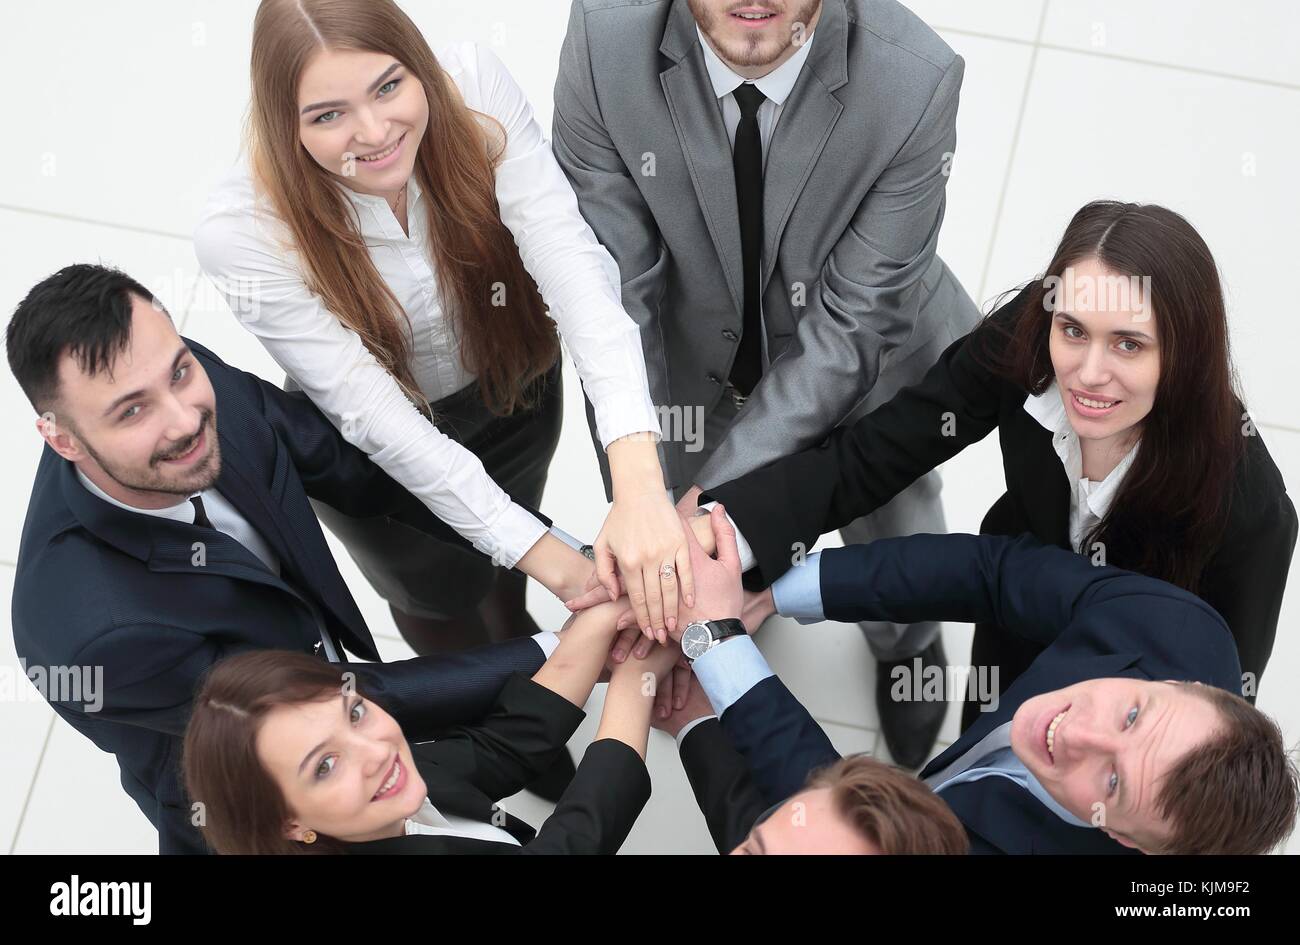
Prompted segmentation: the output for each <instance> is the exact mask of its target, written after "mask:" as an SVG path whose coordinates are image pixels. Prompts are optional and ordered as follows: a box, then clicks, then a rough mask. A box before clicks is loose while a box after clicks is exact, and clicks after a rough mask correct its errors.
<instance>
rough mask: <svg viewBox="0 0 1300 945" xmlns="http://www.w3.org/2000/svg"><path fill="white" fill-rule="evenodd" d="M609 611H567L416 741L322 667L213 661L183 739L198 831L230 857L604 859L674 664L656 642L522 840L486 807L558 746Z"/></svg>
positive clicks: (613, 608) (272, 655) (619, 685)
mask: <svg viewBox="0 0 1300 945" xmlns="http://www.w3.org/2000/svg"><path fill="white" fill-rule="evenodd" d="M622 609H623V603H619V604H613V603H606V604H604V605H601V606H600V607H597V608H593V609H592V610H590V611H587V612H586V613H583V614H581V615H579V616H577V617H575V618H573V619H572V620H571V621H570V623H569V625H568V626H567V627H566V629H565V630H564V631H563V632H562V633H561V634H560V639H559V643H558V644H557V645H556V647H555V649H554V650H553V652H551V654H550V656H549V657H548V659H547V661H546V663H545V664H543V665H542V668H541V669H539V670H538V671H537V672H536V673H535V674H534V675H533V676H532V678H531V679H530V678H528V677H526V676H524V675H523V674H520V673H516V674H515V675H513V676H512V677H510V678H509V680H508V681H507V682H506V684H505V686H504V687H503V688H502V690H501V692H500V694H499V695H498V696H497V699H496V702H495V704H494V705H493V707H492V709H491V711H490V712H488V714H487V715H485V716H484V717H483V718H482V719H479V720H477V721H475V722H473V723H470V724H467V725H462V726H458V727H455V728H452V729H450V730H448V731H446V732H444V733H442V734H441V735H440V736H439V737H438V738H437V739H436V740H434V741H430V742H423V743H412V742H409V741H407V739H406V737H405V735H404V734H403V731H402V726H401V725H399V724H398V722H397V720H396V719H394V718H393V716H392V715H390V714H389V713H388V712H386V711H385V710H384V708H383V707H382V706H381V705H380V704H379V702H377V701H374V700H372V699H371V698H369V697H368V694H367V693H366V692H365V691H364V689H363V688H361V687H358V685H357V681H356V679H355V677H354V675H353V674H352V673H347V672H344V671H343V670H342V668H340V667H339V666H336V665H334V664H331V663H326V662H324V661H322V660H319V659H316V658H315V657H313V656H310V655H307V654H304V653H293V652H287V651H282V650H259V651H254V652H249V653H241V654H238V655H236V656H232V657H230V658H228V659H226V660H224V661H222V662H220V663H218V664H217V665H216V666H214V667H213V668H212V670H211V671H210V672H209V674H208V675H207V677H206V678H205V680H204V681H203V683H202V685H201V686H200V688H199V692H198V695H197V696H196V697H195V700H194V710H193V713H192V714H191V716H190V721H189V725H188V727H187V729H186V733H185V749H184V759H183V767H184V772H185V782H186V788H187V791H188V793H189V795H190V797H191V798H192V799H193V800H194V802H195V803H196V805H201V807H198V808H197V809H200V810H201V811H202V814H203V818H202V823H201V825H200V826H201V827H202V830H203V834H204V838H205V839H206V840H207V842H208V844H209V845H210V846H211V847H212V848H213V850H215V851H216V852H217V853H235V854H267V853H272V854H273V853H379V854H393V853H410V854H467V853H614V852H616V851H617V850H618V848H619V846H620V845H621V844H622V842H623V840H624V839H625V838H626V837H627V834H628V831H629V830H630V829H631V828H632V825H633V823H634V822H635V821H636V818H637V816H638V814H640V812H641V809H642V807H644V805H645V803H646V800H647V799H648V798H649V796H650V777H649V775H648V774H647V772H646V767H645V755H646V744H647V739H648V734H649V729H650V714H651V709H652V707H653V703H654V691H655V685H654V682H655V681H656V680H657V681H662V680H663V678H664V677H665V676H666V675H667V674H668V673H669V672H671V671H672V668H673V666H674V665H675V664H676V662H677V654H676V652H675V651H673V650H672V649H670V648H665V647H656V648H655V652H654V653H652V654H651V655H650V656H649V658H648V659H646V660H644V661H640V660H628V661H627V662H625V663H622V664H620V665H618V666H617V667H615V668H614V670H613V671H612V673H611V676H610V682H609V687H608V691H607V693H606V695H605V704H604V708H603V711H602V714H601V720H600V726H599V728H598V729H597V731H596V737H595V739H594V740H593V741H592V743H591V745H590V746H589V747H588V749H587V752H586V755H585V756H584V758H583V760H582V763H581V764H580V765H579V766H578V772H577V774H576V775H575V777H574V779H573V782H572V783H571V784H570V785H569V786H568V788H567V790H566V791H565V792H564V794H563V795H562V796H561V797H560V799H559V803H558V804H557V806H556V809H555V812H554V813H553V814H552V815H551V816H550V817H549V818H547V820H546V822H545V823H544V824H543V825H542V827H541V828H540V829H539V830H538V831H536V833H534V831H533V829H532V828H531V827H530V826H529V825H528V824H525V823H524V822H523V821H521V820H519V819H518V818H515V817H513V816H511V815H510V814H508V813H507V812H506V811H504V810H502V809H501V808H500V807H498V806H497V801H499V800H500V799H501V798H504V797H509V796H510V795H512V794H514V793H516V792H517V791H519V790H520V789H521V788H523V787H524V786H525V785H526V784H528V783H530V782H531V781H532V780H533V779H535V778H536V777H537V775H538V774H539V773H540V772H542V771H543V770H545V769H546V768H547V766H548V765H550V764H551V763H552V761H553V760H554V758H555V757H556V756H557V755H558V754H559V753H560V752H562V751H563V750H564V746H565V743H566V742H567V741H568V740H569V738H570V737H571V736H572V735H573V733H574V731H575V730H576V729H577V727H578V725H579V723H581V722H582V719H583V717H584V714H583V711H582V708H581V707H582V705H583V704H584V703H585V702H586V701H587V699H588V697H589V696H590V695H591V690H592V687H593V686H594V685H595V683H596V679H597V677H598V676H599V675H600V673H601V670H602V669H603V667H604V666H605V663H606V658H607V655H608V653H609V648H610V644H611V643H612V642H613V639H614V636H615V630H614V626H615V622H616V620H617V617H618V615H619V613H620V612H621V611H622ZM408 721H410V720H409V719H408Z"/></svg>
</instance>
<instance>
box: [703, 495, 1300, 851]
mask: <svg viewBox="0 0 1300 945" xmlns="http://www.w3.org/2000/svg"><path fill="white" fill-rule="evenodd" d="M711 515H712V525H713V530H714V532H715V535H716V538H717V543H718V548H719V551H718V560H717V561H710V560H709V559H708V558H707V557H706V556H705V554H704V552H703V550H702V549H701V548H700V546H699V544H698V542H694V541H692V553H693V555H694V556H695V557H696V558H697V559H698V560H697V561H696V562H693V567H694V573H695V588H696V605H697V606H696V607H695V608H694V609H693V610H692V611H691V612H689V613H688V614H687V615H686V618H685V619H684V620H683V622H682V624H681V627H682V630H681V631H680V632H679V633H678V637H679V639H680V640H681V641H682V649H683V651H684V652H685V653H686V654H687V656H688V657H692V658H693V660H694V662H693V669H694V672H695V675H696V678H697V679H698V680H699V682H700V684H701V686H702V688H703V690H704V691H705V692H706V693H707V694H708V696H709V699H710V701H711V702H712V704H713V707H714V709H715V711H716V712H717V714H718V715H719V716H720V720H721V729H722V731H723V732H725V734H726V735H727V738H728V740H729V741H730V742H731V744H732V745H733V746H734V748H735V749H736V750H737V751H739V752H740V754H741V755H742V756H744V758H745V760H746V762H747V764H748V767H749V771H750V774H751V776H752V777H753V780H754V785H755V786H756V787H757V788H758V790H759V791H760V792H761V794H762V795H763V798H764V800H765V801H766V802H767V803H768V804H775V803H778V802H780V801H782V800H783V799H785V798H787V797H789V796H790V795H791V794H793V793H795V792H796V791H799V790H800V789H801V788H803V786H804V783H805V780H806V778H807V775H808V772H809V771H814V770H816V769H818V768H819V767H821V766H823V765H827V764H830V763H833V762H834V761H835V760H836V759H838V757H839V755H838V753H837V752H836V751H835V749H834V748H833V747H832V746H831V743H830V740H829V739H828V738H827V737H826V734H825V733H824V732H823V731H822V730H821V728H820V726H818V725H817V723H816V721H814V719H813V718H812V716H811V715H810V714H809V713H808V711H807V710H806V709H805V708H804V707H803V706H802V705H800V703H799V702H798V700H797V699H795V697H794V696H793V695H792V694H791V693H790V691H789V690H788V689H786V688H785V686H784V685H782V683H781V681H780V680H779V679H778V678H777V677H776V676H775V675H774V674H773V673H772V671H771V669H769V668H768V666H767V664H766V662H765V661H764V660H763V657H762V654H760V653H759V652H758V649H757V647H755V646H754V644H753V642H752V640H751V638H750V637H749V636H748V635H747V634H746V633H744V632H743V630H742V632H740V633H739V634H733V633H732V632H731V630H732V629H733V628H734V625H732V624H730V623H729V621H730V620H731V619H734V618H737V617H738V616H739V615H740V614H741V612H742V592H741V585H740V558H739V554H738V552H737V550H736V540H735V532H734V530H733V529H732V528H731V526H730V525H729V523H728V520H727V518H726V515H725V513H724V512H723V510H722V507H721V506H715V507H714V509H713V511H712V513H711ZM765 594H767V595H770V600H769V601H767V602H766V603H760V604H757V605H751V609H750V610H751V613H756V614H761V613H762V611H763V610H765V609H766V608H767V607H770V606H775V608H776V611H777V612H779V613H782V614H784V615H786V616H790V617H795V618H799V619H804V620H824V619H831V620H838V621H857V620H862V619H864V618H868V619H882V620H897V621H902V622H909V621H913V620H953V621H960V622H966V623H970V622H974V621H976V620H989V621H993V622H995V623H996V624H997V625H998V626H1000V627H1003V628H1005V629H1006V631H1007V632H1010V633H1015V634H1018V635H1020V636H1023V637H1025V638H1026V639H1029V640H1033V641H1035V642H1037V643H1039V644H1040V645H1042V646H1043V647H1045V649H1044V650H1043V652H1042V653H1041V654H1040V655H1039V656H1038V658H1037V659H1035V660H1034V662H1033V664H1032V665H1031V666H1030V668H1029V669H1028V670H1027V671H1026V672H1025V673H1024V674H1023V675H1022V676H1021V677H1020V678H1019V679H1017V680H1016V682H1015V683H1014V684H1013V685H1012V686H1011V687H1010V688H1008V689H1007V691H1006V692H1005V693H1004V694H1003V695H1002V697H1001V699H1000V701H999V702H998V703H997V704H996V705H995V706H993V707H992V710H991V711H987V712H984V713H982V714H981V718H980V719H979V720H978V721H977V722H976V723H975V724H974V725H973V726H971V727H970V728H969V729H968V730H967V731H966V732H965V733H964V734H963V735H962V737H961V738H960V739H958V740H957V741H956V742H955V743H954V744H953V745H951V746H950V747H949V748H948V749H947V750H946V751H944V752H943V753H941V754H940V755H939V756H938V757H937V758H935V759H933V760H932V761H931V762H930V763H929V764H927V765H926V766H925V768H924V769H923V770H922V771H921V778H922V779H923V780H924V781H925V782H926V783H927V784H929V785H930V787H932V788H933V789H934V790H935V792H936V793H937V794H938V795H939V797H940V798H942V799H943V800H944V801H945V802H947V804H948V805H949V806H950V807H951V808H952V810H953V811H954V812H955V813H956V814H957V816H958V818H959V819H960V820H961V822H962V823H963V824H964V825H965V827H966V832H967V835H968V837H969V839H970V845H971V851H972V852H975V853H1126V852H1134V851H1142V852H1147V853H1156V852H1161V853H1163V852H1172V853H1219V854H1224V853H1264V852H1267V851H1268V850H1270V849H1271V848H1273V847H1274V846H1276V845H1277V844H1278V843H1280V842H1282V841H1283V840H1285V839H1286V837H1287V836H1288V835H1289V834H1290V832H1291V829H1292V827H1293V826H1294V823H1295V817H1296V798H1297V787H1296V779H1297V778H1296V770H1295V766H1294V764H1293V763H1292V762H1291V761H1290V760H1289V758H1288V757H1287V752H1286V748H1285V745H1284V744H1283V742H1282V735H1281V732H1280V731H1279V730H1278V727H1277V725H1276V723H1274V722H1273V721H1272V720H1271V719H1269V718H1268V717H1267V716H1265V715H1264V714H1263V713H1261V712H1260V711H1259V710H1257V709H1255V708H1254V707H1253V706H1251V705H1250V704H1249V703H1248V702H1246V700H1244V699H1242V698H1241V697H1240V696H1238V695H1236V689H1237V688H1238V686H1239V685H1240V679H1241V669H1240V665H1239V664H1238V662H1237V652H1236V649H1235V647H1234V646H1233V641H1232V636H1231V635H1230V634H1229V632H1228V628H1227V626H1226V624H1225V623H1224V622H1223V619H1222V618H1221V617H1220V616H1219V615H1218V614H1217V613H1215V612H1214V611H1213V610H1212V609H1211V608H1210V607H1209V606H1208V605H1207V604H1205V602H1204V601H1202V600H1200V598H1197V597H1195V596H1193V595H1192V594H1189V593H1187V592H1186V591H1183V590H1181V589H1179V588H1176V587H1174V586H1173V585H1171V584H1167V583H1165V582H1163V581H1158V580H1156V579H1154V578H1148V577H1144V576H1142V575H1138V574H1133V573H1131V572H1128V571H1122V570H1120V569H1118V568H1113V567H1094V566H1092V565H1091V564H1090V563H1089V562H1088V560H1087V559H1085V558H1083V557H1081V556H1079V555H1076V554H1072V553H1071V552H1068V551H1065V550H1063V549H1060V548H1053V547H1046V546H1043V545H1040V544H1039V543H1038V542H1036V541H1035V540H1034V539H1032V538H1030V537H1028V536H1025V537H1022V538H1018V539H1013V538H1007V537H1002V536H992V535H981V536H974V535H913V536H910V537H906V538H892V539H887V540H880V541H875V542H872V543H871V544H869V545H857V546H849V547H845V548H836V549H830V550H827V551H824V552H821V553H819V554H814V555H811V556H810V557H809V558H808V560H807V562H806V563H805V564H804V565H803V566H801V567H797V568H794V569H792V570H790V571H789V572H787V573H786V575H785V576H783V577H782V578H781V579H780V580H778V581H777V582H776V583H775V584H774V585H773V586H772V588H771V589H770V590H769V591H767V592H765ZM696 621H708V623H697V622H696ZM969 669H971V670H972V671H974V672H978V671H979V670H980V667H970V668H969ZM701 727H702V726H701ZM690 738H691V733H688V734H687V735H686V737H685V739H684V740H683V758H684V760H686V761H687V762H688V764H689V763H690V757H691V756H688V755H687V753H686V751H685V748H686V744H687V743H688V741H689V739H690ZM694 780H695V779H694V778H693V781H694Z"/></svg>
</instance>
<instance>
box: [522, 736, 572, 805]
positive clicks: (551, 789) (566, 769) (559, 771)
mask: <svg viewBox="0 0 1300 945" xmlns="http://www.w3.org/2000/svg"><path fill="white" fill-rule="evenodd" d="M577 773H578V769H577V768H575V767H574V765H573V756H572V755H570V754H569V749H567V748H566V749H564V751H562V752H560V753H559V755H557V756H556V758H555V761H554V762H552V763H551V766H550V767H549V768H547V769H546V770H545V771H543V772H542V773H541V774H540V775H539V776H538V777H537V778H535V779H534V780H533V782H532V783H531V784H526V785H524V790H525V791H528V792H529V793H531V794H536V795H537V796H538V797H540V798H541V799H542V800H544V801H550V802H551V803H552V804H557V803H559V800H560V797H561V796H562V795H563V794H564V791H565V788H567V787H568V786H569V782H570V781H572V780H573V776H574V775H575V774H577Z"/></svg>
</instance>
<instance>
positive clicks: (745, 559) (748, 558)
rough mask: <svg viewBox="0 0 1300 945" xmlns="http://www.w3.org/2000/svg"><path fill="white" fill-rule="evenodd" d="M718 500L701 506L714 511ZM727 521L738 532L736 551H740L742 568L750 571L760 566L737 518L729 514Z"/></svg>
mask: <svg viewBox="0 0 1300 945" xmlns="http://www.w3.org/2000/svg"><path fill="white" fill-rule="evenodd" d="M717 504H718V503H716V502H705V503H704V504H703V505H701V506H700V508H702V509H704V510H705V511H706V512H712V511H713V507H714V506H715V505H717ZM727 521H728V522H730V523H731V528H732V530H733V531H734V532H735V533H736V551H738V552H739V553H740V570H741V571H748V570H749V569H750V568H756V567H758V559H757V558H755V557H754V549H753V548H751V547H749V542H747V541H745V536H744V535H742V534H741V533H740V529H739V528H736V520H735V519H733V518H732V517H731V516H730V515H727Z"/></svg>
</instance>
